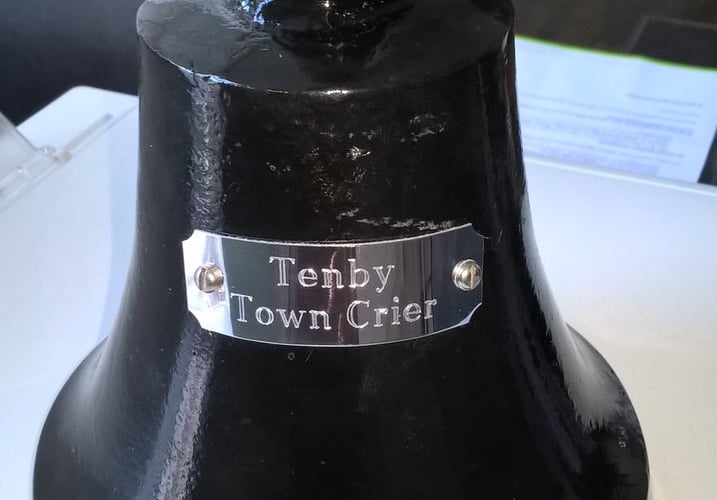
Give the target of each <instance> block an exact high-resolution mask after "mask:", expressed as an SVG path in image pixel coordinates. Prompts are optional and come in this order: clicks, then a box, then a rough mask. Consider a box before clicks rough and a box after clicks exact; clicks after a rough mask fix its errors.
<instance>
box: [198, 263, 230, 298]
mask: <svg viewBox="0 0 717 500" xmlns="http://www.w3.org/2000/svg"><path fill="white" fill-rule="evenodd" d="M194 283H196V285H197V288H199V289H200V290H201V291H202V292H204V293H214V292H216V291H217V290H220V289H221V288H222V287H223V286H224V273H223V272H222V270H221V269H219V266H217V265H216V264H204V265H201V266H199V267H198V268H197V270H196V271H194Z"/></svg>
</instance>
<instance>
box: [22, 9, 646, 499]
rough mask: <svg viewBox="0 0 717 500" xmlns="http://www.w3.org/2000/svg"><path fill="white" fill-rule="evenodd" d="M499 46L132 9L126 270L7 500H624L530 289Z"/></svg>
mask: <svg viewBox="0 0 717 500" xmlns="http://www.w3.org/2000/svg"><path fill="white" fill-rule="evenodd" d="M512 23H513V12H512V7H511V5H510V4H509V2H508V0H444V1H440V2H439V1H436V0H327V1H323V0H321V1H319V0H261V1H259V0H246V1H245V0H148V1H147V2H145V3H144V5H143V6H142V7H141V8H140V11H139V16H138V30H139V35H140V55H141V67H142V71H141V84H140V133H141V137H140V174H139V177H140V179H139V186H138V189H139V194H138V218H137V235H136V241H135V248H134V258H133V265H132V267H131V270H130V274H129V278H128V282H127V288H126V292H125V295H124V300H123V304H122V306H121V311H120V314H119V318H118V320H117V323H116V326H115V329H114V331H113V333H112V334H111V335H110V337H109V338H108V339H107V340H106V341H105V342H103V343H102V344H101V345H100V346H98V347H97V348H96V349H95V350H94V351H93V352H92V353H91V354H90V355H89V356H88V357H87V358H86V360H85V361H84V362H83V363H82V365H81V366H80V367H79V368H78V369H77V370H76V371H75V373H74V374H73V375H72V377H71V378H70V379H69V381H68V382H67V384H66V385H65V387H64V389H63V390H62V392H61V393H60V395H59V396H58V399H57V401H56V402H55V404H54V407H53V408H52V410H51V412H50V415H49V416H48V418H47V422H46V424H45V427H44V430H43V432H42V437H41V440H40V444H39V449H38V452H37V459H36V466H35V478H34V495H35V498H36V499H37V500H65V499H67V500H70V499H71V500H84V499H88V500H100V499H172V500H174V499H212V500H218V499H222V500H223V499H241V500H268V499H272V500H275V499H276V500H279V499H286V500H309V499H310V500H320V499H331V500H380V499H386V500H400V499H414V500H415V499H430V500H464V499H465V500H468V499H470V500H504V499H505V500H543V499H545V500H563V499H565V500H567V499H575V500H618V499H620V500H645V499H646V498H647V494H648V467H647V459H646V452H645V444H644V442H643V437H642V433H641V430H640V426H639V424H638V420H637V418H636V416H635V413H634V410H633V407H632V405H631V403H630V400H629V399H628V396H627V395H626V393H625V391H624V389H623V387H622V385H621V384H620V382H619V380H618V379H617V377H616V376H615V374H614V373H613V371H612V370H611V369H610V367H609V366H608V364H607V363H606V362H605V360H604V359H603V358H602V357H601V356H600V355H599V354H598V353H597V352H596V351H595V350H594V349H593V348H592V347H591V346H590V345H589V344H588V343H587V342H586V341H585V340H584V339H583V338H582V337H581V336H580V335H579V334H577V333H576V332H575V331H573V330H571V329H570V328H569V327H568V326H566V324H565V322H564V320H563V319H562V318H561V316H560V314H559V312H558V310H557V308H556V306H555V303H554V301H553V298H552V296H551V293H550V290H549V287H548V284H547V283H546V281H545V279H544V277H543V272H542V267H541V263H540V258H539V256H538V252H537V249H536V247H535V244H534V240H533V231H532V228H531V221H530V210H529V205H528V197H527V193H526V184H525V176H524V171H523V162H522V157H521V147H520V136H519V128H518V119H517V112H516V95H515V84H514V82H515V74H514V73H515V68H514V49H513V31H512ZM576 293H580V291H579V290H576Z"/></svg>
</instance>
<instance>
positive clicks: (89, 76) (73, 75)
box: [0, 0, 717, 123]
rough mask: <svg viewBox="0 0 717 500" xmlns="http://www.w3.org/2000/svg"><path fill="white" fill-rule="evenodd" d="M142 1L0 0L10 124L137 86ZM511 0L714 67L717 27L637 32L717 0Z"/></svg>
mask: <svg viewBox="0 0 717 500" xmlns="http://www.w3.org/2000/svg"><path fill="white" fill-rule="evenodd" d="M436 1H440V0H436ZM140 3H141V0H63V1H53V0H0V59H1V61H0V112H2V113H4V114H5V115H7V116H8V117H9V118H10V119H11V120H12V121H14V122H16V123H18V122H20V121H22V120H24V119H25V118H27V117H28V116H30V115H31V114H32V113H34V112H36V111H37V110H39V109H40V108H42V107H43V106H45V105H46V104H47V103H49V102H50V101H52V100H53V99H55V98H56V97H57V96H59V95H60V94H62V93H63V92H64V91H65V90H67V89H69V88H71V87H73V86H76V85H90V86H93V87H101V88H106V89H111V90H118V91H121V92H128V93H132V92H135V90H136V85H137V61H136V45H135V44H136V41H135V28H134V16H135V11H136V9H137V7H138V6H139V4H140ZM514 4H515V6H516V13H517V20H516V23H517V31H518V32H519V33H520V34H524V35H530V36H535V37H539V38H544V39H547V40H553V41H558V42H564V43H569V44H575V45H581V46H586V47H594V48H600V49H608V50H616V51H630V50H632V49H635V48H636V45H635V44H636V43H637V48H636V50H638V51H639V52H642V53H648V54H652V55H658V56H662V57H666V58H672V59H678V60H679V59H682V60H684V61H685V62H692V63H698V64H714V65H716V66H717V60H715V58H717V31H712V30H709V29H701V30H700V29H687V27H685V26H680V25H675V24H671V23H667V24H665V23H663V24H660V23H652V24H650V25H649V26H648V28H649V29H648V30H647V31H645V33H644V36H643V37H641V38H640V37H638V33H642V32H643V30H642V28H643V27H644V25H645V21H646V20H647V19H649V18H650V17H654V16H663V17H673V18H679V19H686V20H692V21H698V22H702V23H717V0H514ZM698 28H699V27H698ZM670 30H672V31H670ZM687 32H689V33H691V34H690V35H688V36H686V37H685V33H687ZM638 38H639V40H638ZM675 39H679V40H678V41H677V42H675ZM636 40H637V42H636ZM712 60H714V62H712Z"/></svg>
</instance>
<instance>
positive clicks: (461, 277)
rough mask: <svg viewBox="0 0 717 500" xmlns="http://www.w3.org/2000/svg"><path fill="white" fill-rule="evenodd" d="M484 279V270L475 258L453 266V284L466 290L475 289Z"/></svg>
mask: <svg viewBox="0 0 717 500" xmlns="http://www.w3.org/2000/svg"><path fill="white" fill-rule="evenodd" d="M482 279H483V270H482V269H481V268H480V266H479V265H478V263H477V262H476V261H474V260H473V259H465V260H462V261H460V262H459V263H458V264H456V265H455V267H454V268H453V284H454V285H456V288H458V289H459V290H463V291H464V292H470V291H471V290H475V289H476V288H477V287H478V285H480V282H481V280H482Z"/></svg>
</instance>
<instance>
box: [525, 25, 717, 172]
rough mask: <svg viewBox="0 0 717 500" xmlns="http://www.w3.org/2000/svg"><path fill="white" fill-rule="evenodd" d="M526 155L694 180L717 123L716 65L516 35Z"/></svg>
mask: <svg viewBox="0 0 717 500" xmlns="http://www.w3.org/2000/svg"><path fill="white" fill-rule="evenodd" d="M516 56H517V72H518V108H519V112H520V124H521V129H522V138H523V148H524V152H525V155H526V157H533V158H543V159H548V160H554V161H558V162H561V163H568V164H573V165H583V166H588V167H600V168H609V169H617V170H624V171H629V172H632V173H637V174H643V175H653V176H659V177H667V178H670V179H675V180H681V181H688V182H695V181H697V180H698V179H699V177H700V173H701V172H702V169H703V167H704V165H705V160H706V159H707V154H708V153H709V150H710V147H711V145H712V142H713V141H714V140H715V131H717V71H712V70H705V69H697V68H688V67H685V66H677V65H672V64H668V63H660V62H656V61H653V60H648V59H644V58H641V57H637V56H624V55H610V54H604V53H599V52H591V51H587V50H581V49H575V48H569V47H561V46H557V45H551V44H547V43H541V42H535V41H532V40H526V39H519V40H517V42H516Z"/></svg>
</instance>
